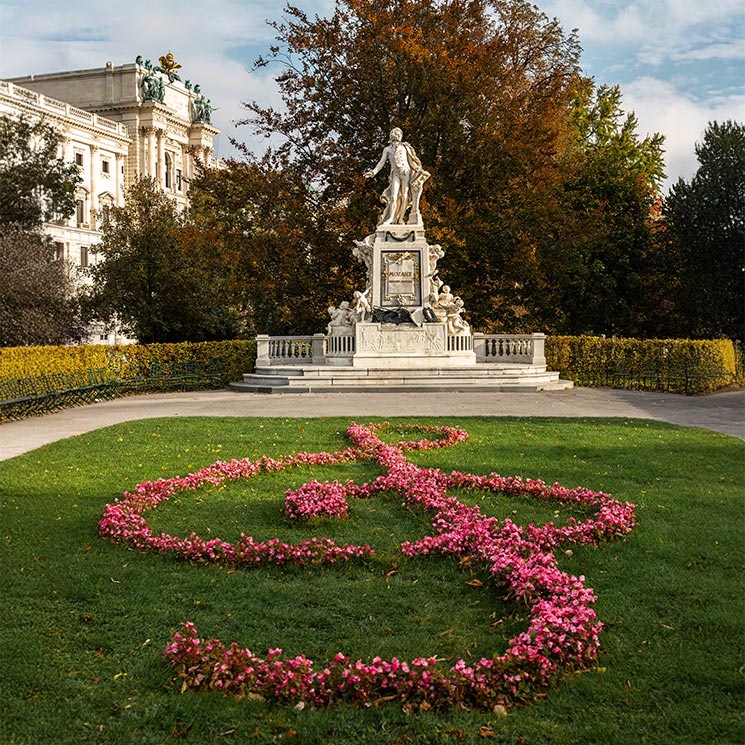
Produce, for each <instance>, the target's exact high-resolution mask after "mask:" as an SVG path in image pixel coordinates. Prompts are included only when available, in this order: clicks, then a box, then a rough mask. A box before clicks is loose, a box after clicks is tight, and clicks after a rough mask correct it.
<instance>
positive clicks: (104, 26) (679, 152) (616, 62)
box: [0, 0, 745, 192]
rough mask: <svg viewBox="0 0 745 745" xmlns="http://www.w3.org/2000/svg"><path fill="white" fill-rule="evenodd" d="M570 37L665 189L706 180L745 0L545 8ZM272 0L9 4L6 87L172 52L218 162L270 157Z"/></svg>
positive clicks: (741, 113)
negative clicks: (255, 131) (652, 138)
mask: <svg viewBox="0 0 745 745" xmlns="http://www.w3.org/2000/svg"><path fill="white" fill-rule="evenodd" d="M536 2H537V4H538V6H539V8H540V9H541V11H542V12H544V13H545V14H546V15H547V16H549V17H550V18H553V17H556V18H558V19H559V21H560V22H561V25H562V26H563V28H564V29H565V31H570V30H572V29H577V33H578V37H579V40H580V43H581V45H582V48H583V50H584V52H583V55H582V61H581V64H582V68H583V70H584V72H585V73H586V74H588V75H591V76H592V77H593V78H594V79H595V81H596V83H597V84H598V85H600V84H603V83H608V84H611V85H615V84H618V85H620V87H621V92H622V95H623V107H624V109H625V110H626V111H634V112H635V114H636V116H637V119H638V122H639V126H638V132H639V134H640V135H641V136H642V137H643V136H644V135H646V134H647V133H653V132H660V133H662V134H663V135H664V136H665V150H666V155H665V159H666V163H667V174H668V175H667V179H666V181H665V183H664V184H663V190H664V191H665V192H666V191H667V190H668V188H669V186H670V184H672V183H674V182H675V181H677V179H678V178H684V179H686V180H689V179H690V178H691V176H693V174H694V173H695V171H696V168H697V160H696V155H695V151H694V147H695V144H696V142H700V141H701V139H702V136H703V133H704V130H705V129H706V126H707V124H708V123H709V122H710V121H714V120H716V121H724V120H727V119H734V120H736V121H738V122H741V123H745V2H744V1H743V0H708V1H707V0H630V1H629V2H615V1H614V0H536ZM294 4H295V5H297V6H299V7H300V8H302V9H303V10H304V11H306V13H308V14H309V15H310V16H313V15H316V14H318V15H321V16H326V15H330V13H331V12H332V10H333V0H294ZM282 7H283V3H282V2H276V1H272V0H207V1H206V2H205V1H204V0H202V1H201V2H194V0H182V1H181V2H179V3H171V4H167V3H152V2H150V3H144V2H142V0H131V1H130V2H123V0H104V1H103V2H101V0H66V2H59V0H0V79H3V78H10V77H14V76H20V75H29V74H31V73H35V74H40V73H45V72H58V71H62V70H79V69H86V68H97V67H103V66H104V65H105V64H106V62H107V61H112V62H113V63H114V64H115V65H122V64H127V63H131V62H134V59H135V57H136V56H137V55H138V54H141V55H142V56H143V57H144V58H145V59H152V60H153V61H154V62H155V60H157V59H158V57H160V56H161V55H163V54H165V53H166V52H168V51H170V52H172V53H173V55H174V57H175V58H176V61H177V62H179V63H181V65H182V70H180V72H181V73H182V77H183V78H184V79H190V80H191V81H192V83H199V84H200V85H201V88H202V92H203V93H204V94H205V95H206V96H207V97H208V98H209V99H210V100H211V101H212V105H213V106H214V107H215V111H214V113H213V116H212V122H213V124H215V125H216V126H217V127H219V128H220V129H221V130H222V134H221V135H220V137H219V139H218V140H217V142H216V152H215V154H216V155H217V156H218V157H223V158H228V157H232V156H234V155H235V151H234V150H233V148H232V146H231V145H230V142H229V138H230V137H234V138H236V139H238V140H239V141H242V142H246V143H247V144H249V145H250V146H251V147H252V148H253V149H260V148H261V146H262V143H261V141H260V140H256V139H252V138H251V137H250V136H249V133H248V130H247V128H246V127H236V126H235V123H236V122H237V121H239V120H240V119H242V118H244V117H245V112H244V110H243V108H242V106H241V102H243V101H252V100H255V101H258V102H259V103H260V104H262V105H275V106H277V105H280V104H281V101H280V99H279V96H278V94H277V91H276V88H275V85H274V81H273V79H272V75H273V74H276V72H277V70H276V68H275V69H274V70H272V68H271V67H269V68H264V69H262V70H261V71H258V72H254V71H252V67H253V62H254V60H255V59H256V58H257V57H258V56H259V55H260V54H265V53H266V52H267V50H268V48H269V46H270V45H271V44H272V43H273V36H274V32H273V31H272V29H271V28H269V26H268V25H267V23H266V21H267V20H278V19H279V18H281V12H282Z"/></svg>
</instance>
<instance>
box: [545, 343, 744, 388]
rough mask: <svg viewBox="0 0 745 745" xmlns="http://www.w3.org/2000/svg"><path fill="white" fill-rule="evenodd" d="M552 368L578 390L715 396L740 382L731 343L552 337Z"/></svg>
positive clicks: (549, 355)
mask: <svg viewBox="0 0 745 745" xmlns="http://www.w3.org/2000/svg"><path fill="white" fill-rule="evenodd" d="M546 362H547V364H548V366H549V368H550V369H552V370H558V371H559V372H560V373H561V376H562V377H564V378H569V379H570V380H573V381H574V382H575V383H576V384H578V385H584V386H596V387H618V388H631V389H635V390H665V391H671V392H673V393H686V394H691V393H709V392H711V391H715V390H717V389H719V388H724V387H725V386H728V385H732V384H733V383H734V382H736V380H737V374H736V364H735V348H734V345H733V344H732V342H731V341H730V340H728V339H715V340H692V339H617V338H611V339H606V338H602V337H597V336H551V337H548V338H547V339H546Z"/></svg>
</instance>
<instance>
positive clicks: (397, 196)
mask: <svg viewBox="0 0 745 745" xmlns="http://www.w3.org/2000/svg"><path fill="white" fill-rule="evenodd" d="M403 136H404V135H403V132H402V131H401V129H400V128H399V127H394V128H393V129H392V130H391V134H390V139H389V143H388V145H386V147H385V148H383V154H382V155H381V156H380V160H379V161H378V164H377V165H376V166H375V168H373V169H372V170H370V171H365V174H364V175H365V178H373V177H374V176H375V175H376V174H377V173H378V172H379V171H380V169H381V168H383V166H384V165H385V164H386V163H388V164H389V165H390V168H391V175H390V181H389V185H388V188H387V189H386V190H385V191H384V192H383V194H382V195H381V197H380V198H381V200H382V201H383V202H384V203H385V205H386V207H385V210H384V211H383V215H382V217H381V219H380V223H379V225H397V224H398V225H406V224H408V225H420V224H421V222H422V216H421V214H420V212H419V200H420V199H421V197H422V189H423V188H424V182H425V181H426V180H427V179H428V178H429V177H430V174H429V173H428V172H427V171H425V170H424V168H423V167H422V162H421V161H420V160H419V158H418V157H417V154H416V151H415V150H414V148H413V147H412V146H411V145H410V144H409V143H408V142H404V141H403ZM407 210H409V217H408V221H407V219H406V211H407Z"/></svg>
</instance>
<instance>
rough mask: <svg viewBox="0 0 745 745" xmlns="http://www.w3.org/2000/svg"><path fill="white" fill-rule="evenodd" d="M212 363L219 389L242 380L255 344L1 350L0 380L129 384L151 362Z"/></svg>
mask: <svg viewBox="0 0 745 745" xmlns="http://www.w3.org/2000/svg"><path fill="white" fill-rule="evenodd" d="M213 360H220V368H219V369H220V371H221V382H222V384H223V385H225V386H226V385H228V383H231V382H234V381H237V380H241V376H242V375H243V373H245V372H251V371H252V370H253V367H254V362H255V361H256V342H255V341H254V340H253V339H251V340H234V341H215V342H197V343H192V342H183V343H180V344H130V345H126V346H105V345H90V346H76V347H4V348H0V379H2V380H13V379H18V378H35V377H38V376H42V375H52V374H54V373H72V372H79V371H85V370H97V369H106V370H108V371H109V372H110V374H111V377H112V378H118V379H121V380H130V379H133V378H135V377H137V375H138V374H139V373H140V371H141V370H142V369H143V368H145V369H147V368H149V367H150V365H152V364H155V363H160V364H169V363H173V362H195V363H197V364H198V365H200V366H204V367H205V368H209V367H210V365H211V363H212V362H213Z"/></svg>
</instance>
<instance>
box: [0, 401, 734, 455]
mask: <svg viewBox="0 0 745 745" xmlns="http://www.w3.org/2000/svg"><path fill="white" fill-rule="evenodd" d="M168 416H277V417H321V416H348V417H350V418H360V417H365V416H390V417H393V416H566V417H622V418H627V419H628V418H636V419H658V420H661V421H664V422H671V423H673V424H682V425H685V426H690V427H703V428H704V429H710V430H714V431H716V432H722V433H723V434H727V435H732V436H734V437H739V438H741V439H745V391H727V392H724V393H715V394H712V395H709V396H680V395H677V394H673V393H644V392H640V391H620V390H619V391H616V390H604V389H602V390H601V389H593V388H575V389H573V390H570V391H551V392H542V393H344V394H339V393H298V394H282V395H267V394H261V393H233V392H232V391H196V392H193V393H165V394H152V395H147V396H132V397H127V398H120V399H116V400H114V401H108V402H105V403H100V404H91V405H90V406H80V407H78V408H74V409H66V410H64V411H58V412H56V413H54V414H47V415H46V416H42V417H31V418H29V419H23V420H21V421H18V422H6V423H5V424H0V460H6V459H8V458H12V457H14V456H16V455H20V454H22V453H26V452H28V451H30V450H34V449H36V448H38V447H40V446H42V445H46V444H48V443H50V442H55V441H57V440H62V439H65V438H67V437H73V436H75V435H80V434H83V433H85V432H90V431H92V430H94V429H99V428H100V427H107V426H109V425H112V424H118V423H120V422H126V421H130V420H133V419H152V418H155V417H168Z"/></svg>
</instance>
